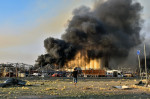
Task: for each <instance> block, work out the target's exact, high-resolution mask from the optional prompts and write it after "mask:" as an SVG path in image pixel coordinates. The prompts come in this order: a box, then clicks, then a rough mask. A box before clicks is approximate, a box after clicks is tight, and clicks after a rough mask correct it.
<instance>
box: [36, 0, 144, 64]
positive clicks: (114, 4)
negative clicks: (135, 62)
mask: <svg viewBox="0 0 150 99" xmlns="http://www.w3.org/2000/svg"><path fill="white" fill-rule="evenodd" d="M141 10H142V6H141V5H140V4H139V3H138V2H135V1H133V0H107V1H105V2H100V3H99V2H96V4H95V6H94V9H91V8H89V7H86V6H82V7H80V8H77V9H75V10H74V11H73V17H72V19H71V20H70V21H69V24H68V28H67V29H66V31H65V33H64V34H63V35H62V40H58V39H54V38H47V39H46V40H45V41H44V46H45V48H46V50H47V54H48V59H46V60H48V61H47V62H48V63H50V64H51V63H53V64H61V66H63V65H64V63H65V62H67V61H68V60H70V59H73V58H74V56H75V54H76V52H77V51H80V50H81V49H82V50H86V51H87V53H88V57H89V58H100V57H109V58H115V57H126V56H127V55H128V53H129V50H130V49H131V48H132V47H135V46H137V45H138V44H140V43H141V40H140V30H141V23H142V20H141V17H140V12H141ZM39 60H40V58H39Z"/></svg>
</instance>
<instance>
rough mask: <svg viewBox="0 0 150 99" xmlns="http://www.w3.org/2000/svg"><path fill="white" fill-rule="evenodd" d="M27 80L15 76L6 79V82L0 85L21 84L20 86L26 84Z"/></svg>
mask: <svg viewBox="0 0 150 99" xmlns="http://www.w3.org/2000/svg"><path fill="white" fill-rule="evenodd" d="M25 84H26V81H22V80H19V79H15V78H9V79H7V80H6V81H4V83H1V84H0V87H8V86H13V85H19V86H25Z"/></svg>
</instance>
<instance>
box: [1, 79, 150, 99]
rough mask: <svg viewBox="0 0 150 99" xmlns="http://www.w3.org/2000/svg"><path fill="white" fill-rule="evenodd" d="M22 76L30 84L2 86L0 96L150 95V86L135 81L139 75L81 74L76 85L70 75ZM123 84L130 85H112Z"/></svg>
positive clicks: (103, 98)
mask: <svg viewBox="0 0 150 99" xmlns="http://www.w3.org/2000/svg"><path fill="white" fill-rule="evenodd" d="M5 79H6V78H3V79H0V83H2V82H3V81H4V80H5ZM20 79H22V80H25V81H27V86H23V87H20V86H11V87H7V88H0V99H6V98H7V99H15V98H16V99H70V98H71V99H89V98H90V99H150V88H146V87H141V86H135V85H134V84H136V83H138V82H139V80H138V79H125V78H122V79H106V78H104V79H100V78H92V79H90V78H88V79H87V78H79V79H78V83H77V87H74V85H73V83H72V79H71V78H70V79H66V78H44V79H41V78H34V77H32V78H20ZM122 85H126V86H129V89H126V90H122V89H117V88H114V87H113V86H122Z"/></svg>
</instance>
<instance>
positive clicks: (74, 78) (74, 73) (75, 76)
mask: <svg viewBox="0 0 150 99" xmlns="http://www.w3.org/2000/svg"><path fill="white" fill-rule="evenodd" d="M77 75H78V71H77V70H76V68H75V69H74V71H73V73H72V76H73V82H74V86H75V87H76V84H77Z"/></svg>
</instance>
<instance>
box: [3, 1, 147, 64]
mask: <svg viewBox="0 0 150 99" xmlns="http://www.w3.org/2000/svg"><path fill="white" fill-rule="evenodd" d="M93 1H94V0H0V63H6V62H24V63H28V64H34V63H35V60H36V58H37V56H38V55H40V54H44V53H45V49H44V47H43V40H44V39H45V38H47V37H49V36H52V37H56V38H60V36H61V34H62V33H63V32H64V30H65V28H66V27H67V21H68V20H69V19H71V17H72V10H73V9H75V8H77V7H79V6H81V5H86V6H90V7H91V6H92V5H93V4H94V2H93ZM138 1H139V2H140V3H141V4H142V5H143V6H144V10H143V15H142V16H143V18H144V19H145V24H144V27H143V30H142V32H145V33H146V32H148V31H150V13H149V8H150V7H149V4H150V0H138ZM146 34H147V36H149V35H148V33H146Z"/></svg>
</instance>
